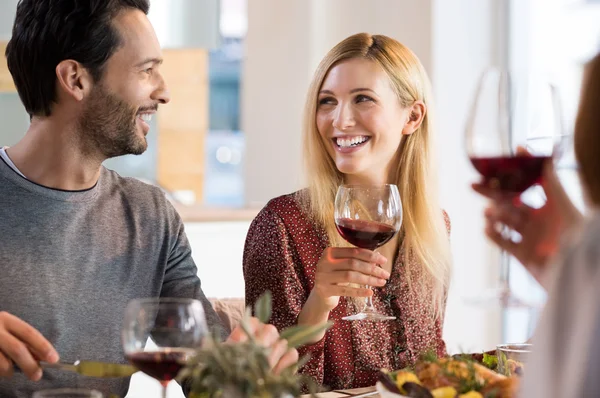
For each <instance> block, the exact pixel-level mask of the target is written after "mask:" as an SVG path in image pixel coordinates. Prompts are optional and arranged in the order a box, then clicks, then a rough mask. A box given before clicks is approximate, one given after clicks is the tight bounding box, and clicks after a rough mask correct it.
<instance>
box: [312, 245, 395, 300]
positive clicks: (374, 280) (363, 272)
mask: <svg viewBox="0 0 600 398" xmlns="http://www.w3.org/2000/svg"><path fill="white" fill-rule="evenodd" d="M386 262H387V259H386V258H385V257H384V256H383V255H381V254H379V253H377V252H373V251H371V250H366V249H359V248H350V247H328V248H327V249H325V251H324V252H323V254H322V255H321V259H320V260H319V262H318V263H317V270H316V273H315V284H314V287H313V289H312V292H311V296H314V297H315V299H316V300H318V301H319V302H320V303H321V305H322V307H323V308H326V309H327V310H329V311H331V310H332V309H334V308H335V307H337V305H338V304H339V301H340V296H346V297H368V296H371V295H373V291H372V290H371V289H368V288H365V287H364V285H369V286H384V285H385V284H386V281H387V279H388V278H389V277H390V274H389V273H388V272H387V271H385V270H384V269H383V268H381V267H380V266H381V265H383V264H385V263H386ZM352 285H361V286H352Z"/></svg>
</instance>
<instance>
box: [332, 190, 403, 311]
mask: <svg viewBox="0 0 600 398" xmlns="http://www.w3.org/2000/svg"><path fill="white" fill-rule="evenodd" d="M335 224H336V227H337V230H338V232H339V233H340V235H341V236H342V237H343V238H344V239H345V240H346V241H347V242H348V243H351V244H353V245H354V246H357V247H359V248H362V249H367V250H369V251H372V252H373V251H374V250H376V249H377V248H379V247H381V246H383V245H384V244H386V243H387V242H389V241H390V240H391V239H392V238H393V237H394V236H395V235H396V234H397V233H398V231H399V230H400V227H401V225H402V202H401V201H400V193H399V192H398V187H397V186H396V185H392V184H385V185H379V186H353V185H342V186H340V187H339V188H338V191H337V195H336V198H335ZM376 257H377V256H376V255H375V254H373V255H372V257H371V258H370V259H369V258H365V259H364V260H365V261H367V262H371V264H372V265H371V269H372V271H371V274H374V275H377V274H376V273H374V272H373V271H374V270H375V267H376V266H377V264H381V262H377V261H372V260H373V259H375V258H376ZM362 280H363V281H365V278H362ZM366 281H367V282H370V280H366ZM366 285H367V287H368V284H366ZM343 319H345V320H349V321H353V320H362V319H368V320H376V321H382V320H390V319H395V317H393V316H387V315H383V314H380V313H378V312H377V311H376V310H375V307H374V306H373V300H372V293H371V294H369V295H367V298H366V306H365V308H364V309H363V310H362V311H360V312H359V313H357V314H354V315H351V316H348V317H344V318H343Z"/></svg>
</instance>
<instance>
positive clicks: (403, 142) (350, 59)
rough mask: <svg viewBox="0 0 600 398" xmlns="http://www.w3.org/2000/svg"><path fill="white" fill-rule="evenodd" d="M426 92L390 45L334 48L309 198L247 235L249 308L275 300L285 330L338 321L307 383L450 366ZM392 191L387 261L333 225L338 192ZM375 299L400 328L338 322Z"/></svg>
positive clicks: (315, 355)
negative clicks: (427, 359) (395, 210)
mask: <svg viewBox="0 0 600 398" xmlns="http://www.w3.org/2000/svg"><path fill="white" fill-rule="evenodd" d="M429 91H430V87H429V82H428V78H427V75H426V73H425V71H424V69H423V66H422V65H421V63H420V62H419V60H418V59H417V57H416V56H415V55H414V54H413V53H412V52H411V51H410V50H409V49H408V48H406V47H405V46H403V45H402V44H400V43H399V42H397V41H395V40H393V39H391V38H389V37H386V36H381V35H369V34H366V33H361V34H357V35H354V36H351V37H348V38H347V39H345V40H343V41H342V42H341V43H339V44H338V45H336V46H335V47H334V48H333V49H332V50H331V51H330V52H329V53H328V54H327V55H326V56H325V58H324V59H323V61H322V62H321V64H320V65H319V67H318V69H317V71H316V73H315V76H314V78H313V81H312V84H311V86H310V88H309V92H308V97H307V100H306V108H305V119H304V133H303V134H304V155H305V163H306V169H307V177H308V181H309V185H308V188H307V189H304V190H302V191H299V192H296V193H293V194H290V195H285V196H281V197H278V198H275V199H273V200H271V201H270V202H269V203H268V204H267V206H266V207H265V208H264V209H263V210H262V211H261V212H260V214H259V215H258V216H257V217H256V219H255V220H254V221H253V223H252V225H251V227H250V231H249V232H248V236H247V240H246V247H245V251H244V276H245V281H246V302H247V304H249V305H252V304H253V303H254V302H255V301H256V299H257V298H258V297H259V296H260V295H261V294H262V293H263V292H264V291H266V290H270V291H271V292H272V293H273V296H274V307H273V318H272V320H271V322H272V323H273V324H274V325H275V326H277V328H279V329H282V328H285V327H288V326H291V325H295V324H301V325H314V324H319V323H321V322H324V321H326V320H328V319H329V320H333V321H335V325H334V326H333V328H332V329H330V330H329V331H327V333H324V334H323V335H322V336H320V337H319V338H317V339H316V340H315V341H314V342H313V343H312V344H310V345H308V346H306V347H304V348H303V349H302V350H301V354H305V353H310V354H311V359H310V361H309V362H308V363H307V364H306V365H305V366H304V367H303V368H302V369H301V371H302V372H304V373H306V374H309V375H311V376H313V377H314V378H315V379H316V380H317V382H319V383H321V384H323V385H325V386H327V387H329V388H332V389H340V388H351V387H362V386H369V385H374V384H375V382H376V379H377V373H378V371H379V370H380V369H381V368H388V369H399V368H403V367H405V366H407V365H410V364H411V363H412V362H414V360H415V359H417V358H418V356H419V355H420V354H422V353H424V352H425V351H428V350H434V351H435V352H437V353H438V354H445V345H444V342H443V340H442V325H443V316H444V306H445V298H446V291H447V288H448V280H449V274H450V250H449V241H448V230H449V221H448V220H447V218H446V220H445V219H444V218H445V213H443V211H442V210H441V208H440V205H439V203H438V201H437V194H436V189H435V187H436V181H435V171H434V168H433V166H432V158H433V155H432V136H433V130H432V109H431V98H430V92H429ZM386 183H392V184H396V185H397V186H398V188H399V190H400V194H401V197H402V202H403V206H404V215H403V216H404V222H403V227H402V231H401V232H400V233H399V234H398V236H397V237H396V238H395V239H393V240H392V241H390V242H389V243H387V244H386V245H384V246H383V247H381V248H380V249H379V254H378V253H375V252H371V251H369V250H365V249H358V248H353V247H349V245H348V244H347V243H345V241H344V240H343V239H342V238H341V237H340V236H339V234H338V232H337V230H336V228H335V225H334V216H333V203H334V198H335V193H336V190H337V188H338V186H339V185H340V184H359V185H379V184H386ZM376 265H377V266H376ZM363 285H370V286H373V290H370V289H365V288H364V287H361V286H363ZM371 295H372V297H373V302H374V306H375V309H376V310H377V311H378V312H380V313H383V314H387V315H393V316H395V317H396V320H393V321H386V322H372V321H355V322H349V321H343V320H341V318H342V317H344V316H347V315H350V314H352V313H354V312H355V311H356V308H355V302H357V300H354V298H356V299H358V298H360V297H365V296H371Z"/></svg>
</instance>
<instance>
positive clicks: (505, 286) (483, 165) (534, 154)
mask: <svg viewBox="0 0 600 398" xmlns="http://www.w3.org/2000/svg"><path fill="white" fill-rule="evenodd" d="M465 136H466V140H465V143H466V151H467V155H468V156H469V159H470V160H471V163H472V164H473V167H474V168H475V169H476V170H477V171H478V172H479V173H480V174H481V176H482V177H483V178H482V183H483V184H485V185H487V186H488V187H490V188H495V189H498V190H499V191H500V192H501V193H502V194H503V195H506V197H507V198H508V199H514V200H520V197H521V194H522V193H523V192H525V191H526V190H528V189H529V188H530V187H532V186H533V185H535V184H538V183H540V182H541V180H542V174H543V170H544V165H545V164H546V162H551V161H553V157H556V155H557V150H558V148H559V144H560V143H561V141H562V139H563V138H564V137H565V135H564V128H563V121H562V110H561V106H560V100H559V96H558V92H557V90H556V88H555V87H554V86H553V85H552V84H551V83H549V81H547V80H545V79H543V78H542V77H541V76H540V75H533V74H531V73H527V72H523V73H519V72H518V71H508V70H505V69H499V68H490V69H488V70H486V71H485V72H484V73H483V74H482V76H481V79H480V82H479V86H478V88H477V93H476V95H475V100H474V102H473V107H472V109H471V112H470V115H469V120H468V122H467V126H466V131H465ZM533 143H537V144H535V145H534V144H533ZM540 143H543V144H544V145H539V144H540ZM502 233H503V235H504V236H505V237H509V238H513V239H519V237H518V236H517V234H516V232H514V231H510V230H508V228H506V227H504V228H503V230H502ZM510 260H511V259H510V256H508V254H507V253H506V252H504V251H503V252H502V256H501V269H500V276H499V279H500V281H499V282H500V283H499V287H498V288H497V289H495V290H494V291H493V292H492V294H488V295H487V299H486V298H478V299H476V300H475V301H476V302H478V303H481V302H488V303H489V302H498V300H499V301H500V304H501V305H502V306H503V307H505V308H506V307H522V308H523V307H524V308H529V307H531V306H532V305H531V304H529V303H526V302H525V301H523V300H521V299H519V298H518V297H517V296H516V295H515V294H514V292H513V291H512V290H511V288H510V263H511V261H510Z"/></svg>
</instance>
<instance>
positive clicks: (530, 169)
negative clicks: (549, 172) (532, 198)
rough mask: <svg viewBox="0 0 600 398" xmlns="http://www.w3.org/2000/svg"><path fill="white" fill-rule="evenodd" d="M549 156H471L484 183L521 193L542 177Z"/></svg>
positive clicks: (506, 190) (505, 190)
mask: <svg viewBox="0 0 600 398" xmlns="http://www.w3.org/2000/svg"><path fill="white" fill-rule="evenodd" d="M547 160H550V157H549V156H529V155H526V156H523V155H517V156H499V157H488V158H471V163H473V166H474V167H475V168H476V169H477V171H478V172H479V173H480V174H481V175H482V176H483V178H484V184H486V185H487V186H489V187H491V188H498V189H500V190H502V191H504V192H514V193H521V192H523V191H525V190H526V189H527V188H529V187H530V186H532V185H534V184H536V183H539V182H540V181H541V179H542V172H543V170H544V164H545V162H546V161H547Z"/></svg>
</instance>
